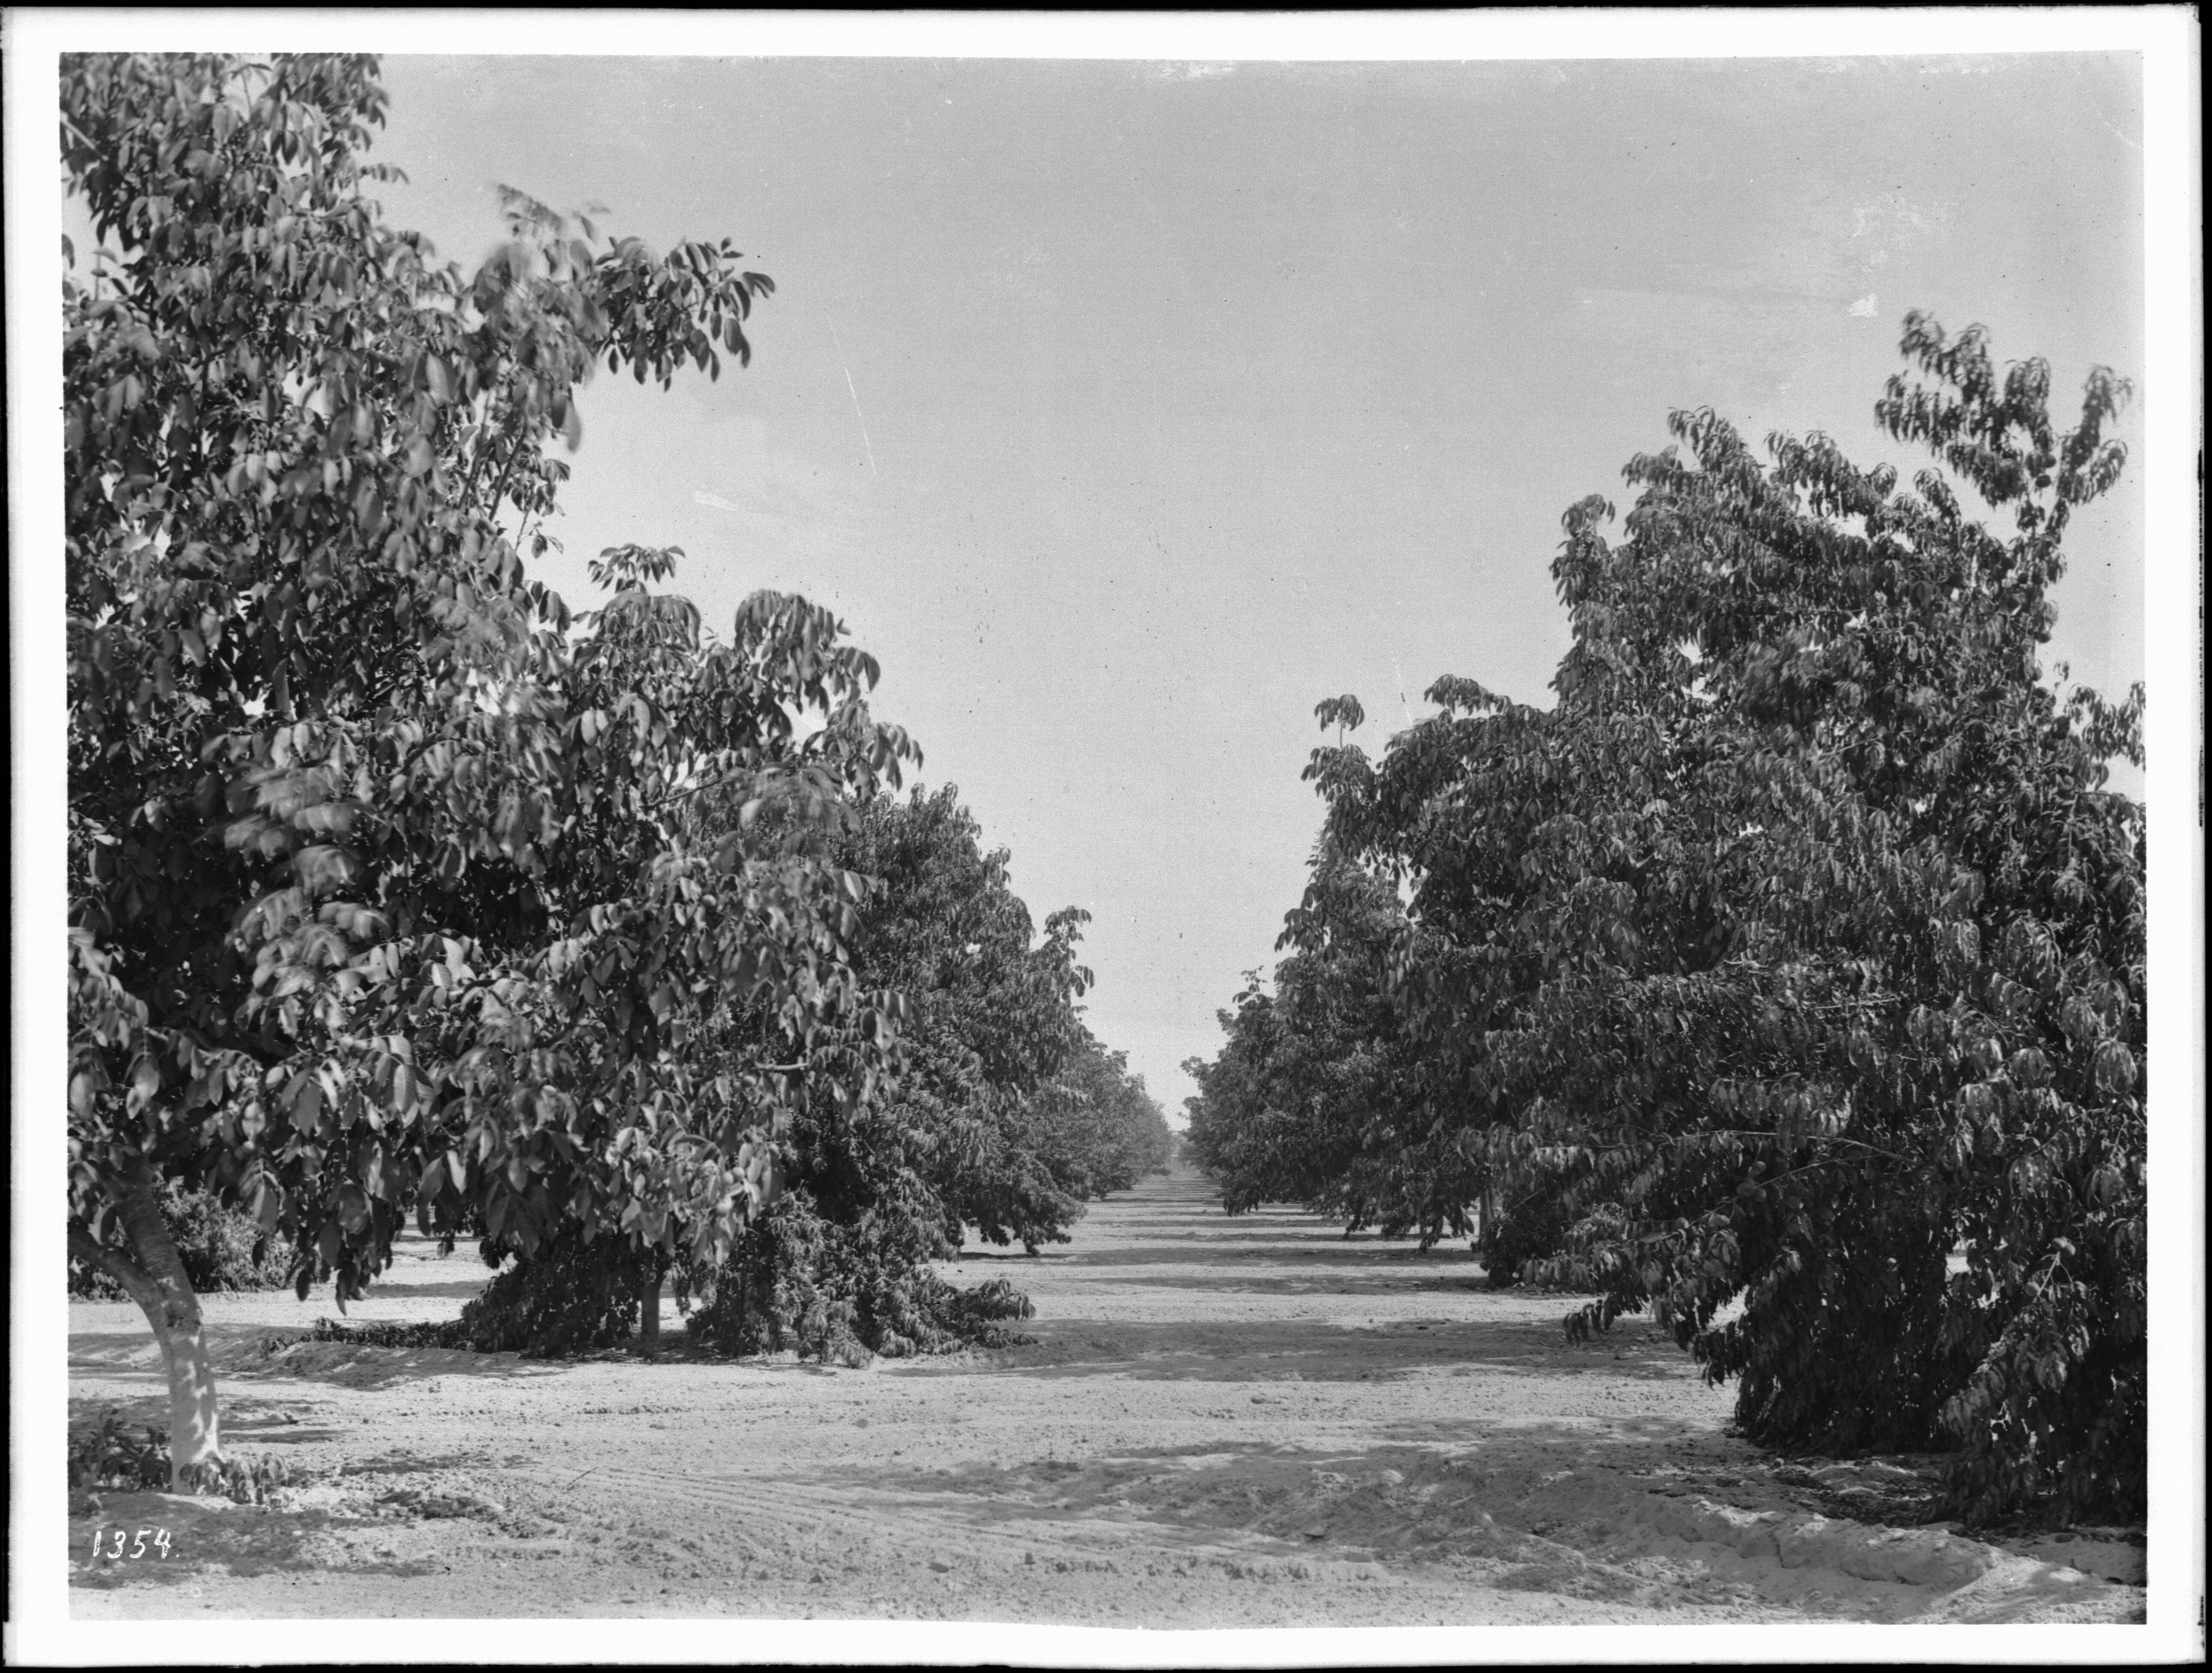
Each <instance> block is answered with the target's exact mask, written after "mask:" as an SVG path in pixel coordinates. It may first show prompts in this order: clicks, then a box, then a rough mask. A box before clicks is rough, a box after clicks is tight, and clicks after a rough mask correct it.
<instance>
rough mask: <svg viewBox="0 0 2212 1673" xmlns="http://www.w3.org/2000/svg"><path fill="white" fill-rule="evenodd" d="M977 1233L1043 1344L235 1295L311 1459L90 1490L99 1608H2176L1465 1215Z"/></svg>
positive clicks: (1529, 1611) (1113, 1616)
mask: <svg viewBox="0 0 2212 1673" xmlns="http://www.w3.org/2000/svg"><path fill="white" fill-rule="evenodd" d="M960 1270H961V1274H962V1275H963V1276H964V1277H965V1278H966V1279H967V1280H968V1281H975V1280H977V1279H980V1278H982V1277H986V1276H990V1275H997V1274H1000V1273H1004V1274H1007V1275H1011V1276H1013V1277H1014V1278H1015V1279H1016V1281H1017V1282H1018V1283H1019V1284H1020V1285H1021V1286H1022V1287H1024V1288H1025V1289H1026V1290H1027V1291H1028V1293H1030V1298H1031V1299H1032V1300H1033V1301H1034V1302H1035V1303H1036V1310H1037V1317H1036V1320H1035V1321H1034V1322H1033V1323H1031V1324H1030V1326H1028V1327H1027V1328H1028V1329H1030V1330H1031V1331H1032V1332H1033V1333H1034V1334H1035V1335H1036V1337H1037V1338H1038V1340H1037V1342H1036V1345H1035V1346H1033V1347H1030V1348H1019V1349H1015V1350H1012V1351H1010V1352H1006V1353H1002V1354H979V1355H973V1356H964V1357H961V1358H957V1359H951V1360H930V1361H922V1362H911V1361H909V1362H905V1363H894V1362H889V1361H878V1363H877V1364H875V1365H874V1366H870V1367H869V1368H867V1369H866V1370H860V1371H850V1370H838V1369H823V1368H820V1367H814V1366H799V1365H798V1364H796V1363H794V1362H792V1361H790V1360H782V1361H768V1362H749V1363H745V1364H739V1365H732V1364H711V1363H698V1362H684V1361H682V1360H661V1361H659V1362H647V1361H643V1360H635V1359H631V1358H627V1357H623V1358H613V1359H608V1360H592V1361H586V1362H582V1363H577V1364H568V1365H545V1364H538V1363H532V1362H528V1361H525V1360H520V1359H519V1358H517V1357H515V1356H513V1355H509V1354H497V1355H476V1354H457V1353H443V1352H422V1353H410V1352H404V1351H399V1350H373V1349H349V1348H342V1347H337V1346H334V1345H327V1344H325V1345H314V1344H308V1345H303V1346H301V1347H297V1348H292V1349H290V1350H289V1351H286V1352H283V1353H281V1354H277V1355H276V1356H274V1357H273V1358H272V1357H268V1356H264V1355H263V1354H261V1352H260V1350H259V1344H260V1341H261V1339H262V1338H263V1337H264V1336H265V1335H268V1334H269V1333H270V1330H271V1329H272V1328H273V1327H287V1328H289V1329H298V1328H299V1327H300V1326H301V1324H302V1323H305V1322H307V1321H309V1320H311V1319H312V1318H313V1317H315V1316H316V1314H317V1313H318V1312H320V1311H328V1308H327V1305H325V1304H323V1303H320V1302H318V1303H316V1304H311V1305H310V1306H307V1307H303V1306H301V1305H299V1304H298V1303H296V1302H295V1301H294V1300H293V1299H291V1297H290V1296H289V1294H287V1295H281V1296H243V1297H220V1298H213V1299H211V1300H210V1304H209V1311H210V1317H211V1318H212V1319H213V1320H214V1321H215V1327H216V1337H217V1340H218V1343H219V1352H220V1354H221V1355H222V1359H223V1360H224V1362H225V1363H226V1364H227V1365H228V1366H229V1367H230V1369H229V1370H228V1376H227V1381H226V1395H227V1401H228V1404H227V1408H226V1422H227V1424H228V1436H229V1439H230V1442H231V1444H232V1445H234V1447H237V1448H240V1450H246V1449H266V1450H269V1451H281V1452H282V1453H283V1456H284V1457H287V1458H288V1459H289V1460H290V1461H291V1463H293V1466H294V1469H295V1472H297V1473H298V1474H299V1475H301V1476H302V1477H303V1478H305V1479H307V1480H308V1481H311V1482H312V1483H313V1484H312V1485H309V1486H307V1487H302V1488H299V1489H295V1490H291V1491H289V1492H288V1493H286V1494H283V1495H282V1501H283V1502H281V1503H280V1504H279V1505H278V1506H275V1507H273V1508H252V1507H244V1506H219V1505H217V1504H215V1503H211V1502H209V1501H202V1500H174V1499H170V1498H168V1497H167V1495H157V1494H137V1495H118V1494H111V1495H107V1496H106V1501H105V1503H104V1504H103V1505H102V1506H100V1512H99V1513H98V1514H97V1515H95V1516H79V1517H77V1518H76V1519H75V1520H73V1521H72V1523H71V1533H72V1539H73V1547H72V1548H73V1550H74V1551H75V1552H76V1556H75V1558H74V1559H73V1567H72V1573H71V1579H72V1594H71V1596H72V1609H73V1613H74V1614H75V1615H76V1616H77V1617H78V1618H81V1619H89V1618H115V1617H125V1616H131V1617H161V1616H179V1615H181V1616H187V1617H189V1616H194V1615H198V1616H202V1617H205V1616H208V1615H214V1616H217V1617H229V1616H237V1615H246V1616H331V1617H390V1616H479V1617H481V1616H557V1615H573V1616H586V1617H591V1616H599V1617H605V1616H627V1615H678V1616H702V1615H752V1616H767V1617H776V1618H787V1619H790V1618H819V1619H854V1618H860V1619H883V1618H911V1617H927V1618H951V1619H973V1620H989V1621H1032V1622H1055V1623H1066V1624H1082V1625H1102V1626H1151V1627H1204V1626H1312V1625H1342V1626H1419V1625H1430V1624H1465V1623H1479V1622H1516V1623H1547V1622H1565V1621H1657V1620H1666V1621H1696V1620H1712V1621H1721V1620H1734V1621H1802V1620H1808V1619H1814V1620H1817V1619H1844V1620H1864V1621H1908V1620H1911V1621H1945V1620H1949V1621H2018V1620H2051V1621H2122V1620H2140V1619H2142V1609H2143V1593H2142V1590H2141V1579H2142V1547H2141V1544H2140V1536H2136V1540H2135V1542H2130V1541H2129V1539H2128V1538H2127V1537H2126V1536H2124V1535H2118V1534H2115V1535H2112V1536H2099V1537H2077V1538H2074V1539H2070V1540H2056V1541H2050V1540H2046V1541H2043V1542H2034V1543H2030V1542H2013V1543H2012V1544H2011V1545H2010V1546H2009V1547H1999V1546H1995V1545H1990V1544H1987V1543H1984V1542H1980V1541H1977V1540H1972V1539H1966V1538H1962V1537H1959V1536H1956V1535H1954V1534H1953V1533H1950V1532H1947V1531H1945V1530H1942V1529H1940V1528H1903V1529H1890V1528H1885V1527H1883V1526H1881V1524H1878V1523H1873V1522H1868V1521H1862V1520H1857V1519H1852V1518H1851V1517H1850V1515H1849V1514H1844V1513H1843V1512H1850V1511H1851V1510H1852V1508H1853V1507H1854V1506H1858V1507H1864V1506H1868V1505H1870V1504H1873V1503H1875V1502H1876V1501H1878V1500H1883V1499H1885V1498H1887V1499H1888V1500H1892V1501H1893V1502H1901V1501H1902V1500H1904V1499H1906V1498H1909V1497H1910V1496H1911V1491H1913V1490H1916V1488H1915V1482H1914V1479H1913V1477H1912V1475H1911V1474H1910V1473H1909V1470H1910V1469H1911V1467H1913V1464H1914V1461H1909V1460H1908V1461H1905V1463H1904V1464H1903V1465H1902V1466H1900V1465H1899V1464H1897V1463H1884V1462H1881V1461H1862V1462H1860V1463H1853V1464H1842V1465H1827V1466H1826V1467H1825V1468H1824V1467H1823V1461H1820V1460H1809V1461H1808V1460H1799V1461H1796V1462H1795V1463H1788V1462H1784V1461H1778V1460H1776V1459H1773V1458H1771V1457H1765V1456H1762V1455H1760V1454H1759V1453H1758V1452H1756V1451H1754V1450H1753V1449H1752V1448H1750V1447H1748V1446H1746V1445H1742V1444H1741V1443H1739V1442H1737V1441H1735V1440H1733V1439H1730V1438H1729V1436H1728V1435H1727V1434H1726V1433H1725V1427H1724V1426H1725V1422H1726V1419H1727V1414H1728V1407H1729V1396H1727V1394H1726V1393H1724V1392H1720V1391H1716V1390H1711V1389H1708V1388H1706V1387H1705V1386H1704V1385H1703V1384H1700V1383H1699V1380H1698V1378H1697V1377H1696V1375H1695V1372H1694V1371H1693V1369H1692V1367H1691V1366H1690V1365H1689V1364H1688V1362H1687V1361H1686V1359H1685V1357H1684V1356H1683V1355H1682V1354H1680V1353H1679V1352H1678V1351H1676V1350H1675V1349H1674V1347H1673V1346H1672V1344H1671V1343H1669V1342H1667V1341H1663V1340H1662V1339H1660V1338H1658V1337H1657V1336H1656V1335H1654V1334H1653V1333H1652V1332H1651V1331H1650V1329H1649V1327H1648V1326H1647V1325H1645V1324H1644V1323H1641V1322H1637V1321H1632V1322H1630V1323H1627V1324H1626V1325H1624V1326H1621V1327H1618V1328H1616V1329H1615V1330H1614V1332H1613V1334H1612V1335H1611V1336H1609V1337H1608V1338H1607V1339H1605V1340H1603V1341H1601V1342H1598V1343H1595V1344H1583V1345H1580V1346H1577V1345H1572V1344H1570V1343H1568V1342H1566V1341H1565V1340H1564V1337H1563V1335H1562V1333H1561V1331H1560V1329H1559V1318H1560V1316H1561V1315H1562V1314H1563V1313H1564V1312H1565V1311H1566V1309H1567V1307H1568V1306H1569V1305H1571V1304H1570V1302H1569V1301H1568V1300H1566V1299H1562V1298H1560V1297H1558V1296H1525V1295H1518V1294H1513V1293H1505V1294H1496V1293H1491V1292H1489V1291H1487V1290H1485V1289H1483V1288H1481V1287H1480V1279H1479V1277H1478V1276H1477V1275H1476V1272H1475V1269H1474V1268H1473V1266H1472V1264H1471V1262H1470V1261H1469V1258H1468V1255H1467V1252H1466V1250H1464V1248H1456V1249H1440V1250H1432V1251H1431V1252H1430V1253H1428V1254H1427V1255H1422V1254H1420V1253H1419V1252H1418V1251H1416V1250H1414V1249H1413V1247H1412V1246H1411V1245H1410V1244H1389V1243H1383V1242H1381V1241H1379V1240H1377V1239H1375V1238H1352V1239H1349V1240H1347V1239H1346V1238H1342V1237H1341V1236H1340V1234H1338V1233H1337V1232H1334V1230H1333V1229H1332V1228H1330V1227H1328V1226H1326V1225H1325V1224H1323V1223H1322V1222H1321V1221H1318V1220H1314V1219H1313V1218H1311V1217H1310V1216H1307V1215H1304V1214H1295V1213H1291V1212H1289V1211H1283V1210H1273V1211H1269V1212H1267V1213H1264V1214H1255V1215H1251V1216H1247V1217H1241V1218H1239V1219H1237V1220H1228V1219H1226V1218H1225V1217H1224V1216H1223V1215H1222V1214H1221V1213H1220V1211H1219V1209H1218V1208H1215V1207H1214V1206H1213V1205H1212V1202H1210V1200H1209V1196H1208V1194H1207V1191H1206V1187H1205V1185H1204V1183H1203V1182H1201V1181H1199V1180H1197V1179H1194V1178H1191V1177H1174V1178H1154V1179H1152V1180H1150V1181H1147V1182H1146V1184H1145V1186H1144V1187H1143V1188H1142V1189H1139V1190H1138V1191H1136V1192H1134V1193H1132V1194H1130V1195H1126V1196H1123V1197H1121V1198H1117V1199H1115V1200H1114V1201H1112V1202H1107V1203H1103V1204H1100V1205H1096V1206H1094V1207H1093V1208H1092V1210H1091V1214H1090V1216H1089V1218H1088V1219H1086V1220H1085V1221H1084V1222H1083V1223H1082V1225H1081V1226H1079V1228H1078V1235H1077V1239H1076V1241H1075V1243H1074V1244H1073V1245H1072V1246H1070V1247H1067V1248H1064V1249H1060V1250H1054V1251H1053V1252H1051V1253H1049V1254H1048V1255H1046V1256H1042V1257H1040V1258H1037V1259H1035V1260H1030V1259H1025V1258H1024V1257H1021V1256H1012V1257H1011V1258H1009V1257H1004V1256H996V1255H986V1256H977V1255H974V1254H971V1255H970V1256H969V1257H968V1258H967V1259H966V1260H965V1261H964V1262H962V1263H961V1268H960ZM482 1281H483V1269H482V1268H481V1267H479V1266H477V1264H476V1262H474V1261H473V1259H472V1258H471V1256H469V1255H468V1254H467V1253H466V1252H465V1251H464V1252H463V1253H461V1254H459V1255H456V1256H453V1257H452V1258H450V1259H448V1260H446V1261H442V1262H441V1261H440V1260H438V1259H437V1258H436V1257H435V1251H434V1250H430V1249H429V1248H428V1246H427V1245H424V1244H419V1243H412V1244H408V1245H406V1246H405V1247H404V1252H403V1258H402V1261H401V1262H400V1264H399V1266H398V1268H397V1269H396V1270H395V1272H394V1273H393V1275H392V1279H391V1281H388V1282H386V1283H385V1284H382V1285H380V1286H378V1287H377V1293H376V1295H375V1297H374V1299H373V1300H371V1301H370V1302H368V1303H367V1304H357V1305H356V1307H355V1309H354V1315H355V1317H356V1318H359V1319H362V1320H374V1319H397V1318H434V1317H450V1316H452V1314H453V1312H455V1311H458V1309H459V1305H460V1304H461V1302H462V1301H463V1300H464V1299H466V1297H467V1296H469V1295H470V1294H472V1293H474V1292H475V1291H476V1289H477V1287H479V1286H480V1284H481V1282H482ZM70 1327H71V1378H72V1380H71V1398H72V1407H73V1409H75V1410H76V1411H78V1412H80V1413H82V1412H85V1411H88V1410H90V1411H96V1410H98V1409H100V1408H104V1407H106V1406H108V1405H117V1406H119V1407H121V1408H123V1410H124V1412H125V1415H126V1416H130V1417H134V1418H141V1419H143V1418H146V1417H153V1418H155V1419H156V1420H157V1421H158V1417H159V1397H158V1396H159V1391H160V1390H159V1379H158V1376H157V1374H156V1372H155V1356H154V1349H153V1347H152V1343H151V1340H150V1338H149V1335H148V1334H147V1332H146V1329H145V1327H144V1324H143V1321H141V1320H140V1319H139V1318H138V1317H137V1315H136V1312H135V1311H134V1310H132V1309H131V1308H130V1307H129V1306H128V1305H124V1304H114V1305H108V1304H94V1305H76V1306H74V1307H72V1308H71V1310H70ZM677 1328H678V1321H677V1319H676V1317H675V1314H674V1311H673V1308H672V1307H671V1309H670V1310H669V1313H668V1317H667V1323H666V1325H665V1329H669V1330H671V1331H673V1330H675V1329H677ZM1822 1512H1829V1514H1826V1515H1824V1514H1822ZM1861 1513H1862V1514H1864V1513H1865V1512H1864V1511H1863V1508H1862V1510H1861ZM157 1524H158V1525H161V1526H164V1527H167V1529H169V1530H170V1532H171V1542H170V1554H169V1555H168V1556H167V1558H155V1557H149V1558H145V1559H142V1560H131V1559H130V1558H128V1557H126V1558H125V1559H124V1560H119V1561H106V1560H97V1561H96V1560H93V1559H91V1558H90V1556H89V1554H88V1553H89V1550H90V1547H91V1542H92V1537H93V1533H94V1529H95V1528H96V1527H107V1528H113V1527H115V1526H118V1525H128V1526H130V1527H132V1528H134V1529H135V1528H136V1527H138V1526H149V1527H150V1526H154V1525H157Z"/></svg>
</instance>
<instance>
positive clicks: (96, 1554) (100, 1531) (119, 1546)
mask: <svg viewBox="0 0 2212 1673" xmlns="http://www.w3.org/2000/svg"><path fill="white" fill-rule="evenodd" d="M149 1535H150V1536H152V1548H153V1549H154V1550H155V1552H157V1553H158V1554H161V1556H164V1557H166V1556H167V1555H168V1554H169V1530H167V1528H141V1529H139V1530H137V1534H136V1535H135V1536H134V1535H133V1534H132V1533H131V1530H129V1529H127V1528H95V1529H94V1530H92V1556H93V1560H94V1561H95V1562H97V1561H99V1560H100V1558H102V1557H103V1556H104V1557H106V1559H107V1560H108V1561H110V1562H117V1561H119V1560H121V1559H122V1557H123V1556H124V1554H125V1553H124V1548H125V1546H126V1545H127V1546H128V1547H129V1548H130V1555H131V1557H132V1558H133V1559H134V1560H135V1559H137V1558H139V1557H143V1556H144V1555H145V1554H146V1552H147V1548H148V1536H149ZM103 1540H112V1541H113V1542H114V1544H113V1546H112V1548H110V1549H108V1550H106V1551H102V1550H101V1549H100V1542H102V1541H103Z"/></svg>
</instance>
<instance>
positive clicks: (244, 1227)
mask: <svg viewBox="0 0 2212 1673" xmlns="http://www.w3.org/2000/svg"><path fill="white" fill-rule="evenodd" d="M161 1219H162V1221H163V1223H164V1224H165V1225H166V1226H167V1227H168V1230H169V1236H170V1237H171V1238H173V1240H174V1241H175V1243H176V1245H177V1254H178V1255H179V1257H180V1258H181V1259H182V1260H183V1262H184V1263H185V1275H186V1276H187V1277H189V1278H190V1279H191V1286H192V1288H193V1289H195V1290H197V1291H198V1292H199V1293H202V1294H206V1293H210V1292H213V1291H220V1290H276V1289H283V1287H285V1286H286V1285H287V1284H289V1282H290V1281H291V1277H292V1270H291V1268H292V1260H291V1254H290V1251H289V1250H285V1249H283V1248H281V1247H279V1246H278V1245H277V1244H276V1242H275V1241H274V1240H273V1239H271V1238H268V1237H267V1236H265V1235H264V1233H263V1232H262V1230H261V1226H260V1225H259V1223H258V1221H256V1220H254V1219H253V1218H252V1216H251V1215H249V1214H243V1213H241V1212H240V1211H239V1210H238V1209H236V1208H231V1207H229V1206H228V1205H226V1204H225V1203H224V1202H222V1200H221V1199H220V1198H218V1197H217V1196H216V1195H215V1194H214V1193H213V1192H211V1191H205V1190H189V1189H185V1187H183V1186H181V1185H178V1184H176V1183H169V1184H167V1185H165V1186H163V1188H162V1190H161ZM69 1293H70V1294H71V1295H76V1296H82V1297H84V1298H86V1299H89V1300H96V1301H119V1300H122V1299H125V1296H124V1289H123V1287H122V1286H121V1285H120V1284H118V1283H117V1282H116V1281H115V1280H114V1279H113V1278H112V1277H110V1276H109V1275H107V1274H106V1272H104V1271H102V1270H101V1269H100V1268H99V1267H97V1266H93V1265H89V1264H88V1263H87V1262H83V1261H82V1260H78V1259H76V1258H72V1259H71V1260H70V1263H69Z"/></svg>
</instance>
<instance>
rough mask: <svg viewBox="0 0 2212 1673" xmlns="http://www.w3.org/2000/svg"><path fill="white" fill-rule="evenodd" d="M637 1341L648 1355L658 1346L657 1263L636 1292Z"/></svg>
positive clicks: (658, 1272) (658, 1288)
mask: <svg viewBox="0 0 2212 1673" xmlns="http://www.w3.org/2000/svg"><path fill="white" fill-rule="evenodd" d="M637 1340H638V1346H639V1347H641V1348H643V1349H644V1350H645V1351H646V1352H647V1353H648V1354H650V1353H652V1352H653V1350H654V1349H655V1348H659V1346H660V1265H659V1262H657V1261H656V1262H654V1263H653V1266H652V1268H650V1275H649V1276H648V1277H647V1279H646V1281H645V1284H644V1286H643V1287H642V1288H641V1289H640V1290H639V1292H638V1298H637Z"/></svg>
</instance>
